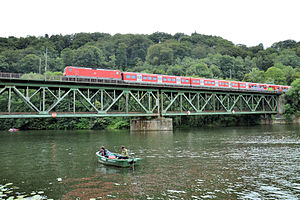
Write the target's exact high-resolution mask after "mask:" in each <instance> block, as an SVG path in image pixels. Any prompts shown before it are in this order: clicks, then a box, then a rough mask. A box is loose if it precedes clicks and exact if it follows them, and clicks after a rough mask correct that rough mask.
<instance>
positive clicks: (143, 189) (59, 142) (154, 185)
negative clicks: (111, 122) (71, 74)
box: [0, 125, 300, 199]
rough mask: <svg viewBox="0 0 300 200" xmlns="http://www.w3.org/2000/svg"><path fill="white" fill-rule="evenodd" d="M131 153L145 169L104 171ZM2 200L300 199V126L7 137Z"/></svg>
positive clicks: (2, 148) (1, 135)
mask: <svg viewBox="0 0 300 200" xmlns="http://www.w3.org/2000/svg"><path fill="white" fill-rule="evenodd" d="M102 145H104V146H105V147H107V148H108V149H109V150H111V151H113V152H119V151H120V146H121V145H125V146H126V147H127V148H128V149H129V150H130V151H131V152H134V153H135V155H136V157H141V158H142V159H143V160H142V164H141V166H139V167H136V168H135V170H132V169H120V168H116V167H108V166H104V165H102V164H100V163H98V162H97V160H96V157H95V152H96V150H97V149H99V147H100V146H102ZM0 156H1V162H0V166H1V171H0V189H1V190H0V199H8V198H9V197H12V196H14V198H17V196H19V198H20V197H22V196H23V197H24V198H25V199H300V128H299V126H298V125H290V126H283V125H278V126H277V125H276V126H255V127H230V128H214V129H203V128H201V129H200V128H199V129H187V130H176V131H174V132H148V133H145V132H141V133H138V132H135V133H130V132H129V131H20V132H16V133H8V132H0Z"/></svg>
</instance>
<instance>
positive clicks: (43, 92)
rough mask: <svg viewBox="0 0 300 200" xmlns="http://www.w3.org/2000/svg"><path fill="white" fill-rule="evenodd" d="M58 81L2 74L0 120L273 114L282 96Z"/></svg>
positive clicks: (105, 82) (71, 80) (265, 93)
mask: <svg viewBox="0 0 300 200" xmlns="http://www.w3.org/2000/svg"><path fill="white" fill-rule="evenodd" d="M51 79H52V78H51ZM56 79H57V78H56ZM56 79H55V80H50V79H49V78H46V77H45V79H43V80H31V79H22V78H20V76H17V75H15V76H12V75H10V76H9V75H7V76H3V73H2V75H1V74H0V105H1V107H0V118H43V117H114V116H122V117H125V116H130V117H142V116H163V117H167V116H176V115H224V114H276V113H278V109H279V108H278V107H279V96H280V95H281V93H276V92H264V93H263V92H261V93H258V92H251V91H239V90H217V89H209V88H199V87H197V88H196V87H188V88H187V87H180V86H166V85H161V86H157V85H144V84H143V85H142V84H136V83H130V84H128V83H126V84H125V83H123V82H122V81H113V80H99V79H77V78H65V77H60V78H58V79H57V80H56Z"/></svg>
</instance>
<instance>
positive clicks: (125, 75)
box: [64, 66, 290, 92]
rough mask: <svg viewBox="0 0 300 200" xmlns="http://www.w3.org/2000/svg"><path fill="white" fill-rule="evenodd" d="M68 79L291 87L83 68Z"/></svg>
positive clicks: (256, 88)
mask: <svg viewBox="0 0 300 200" xmlns="http://www.w3.org/2000/svg"><path fill="white" fill-rule="evenodd" d="M64 76H66V77H82V78H97V79H113V80H123V81H124V82H138V83H145V84H163V85H183V86H189V87H209V88H232V89H239V90H254V91H278V92H286V91H288V90H289V89H290V86H283V85H271V84H262V83H249V82H240V81H228V80H217V79H206V78H193V77H183V76H171V75H160V74H146V73H134V72H121V71H119V70H108V69H91V68H83V67H73V66H68V67H66V68H65V70H64Z"/></svg>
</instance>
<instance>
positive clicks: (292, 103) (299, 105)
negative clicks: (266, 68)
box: [284, 78, 300, 119]
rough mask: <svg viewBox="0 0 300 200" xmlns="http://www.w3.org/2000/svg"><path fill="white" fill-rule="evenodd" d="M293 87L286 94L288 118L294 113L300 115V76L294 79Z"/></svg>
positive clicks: (286, 113)
mask: <svg viewBox="0 0 300 200" xmlns="http://www.w3.org/2000/svg"><path fill="white" fill-rule="evenodd" d="M291 86H292V87H291V89H290V90H289V91H288V92H287V93H286V94H285V96H284V97H285V100H286V104H285V115H286V117H287V118H288V119H290V118H291V116H292V115H294V114H296V115H298V116H299V115H300V92H299V91H300V78H298V79H296V80H295V81H293V83H292V84H291Z"/></svg>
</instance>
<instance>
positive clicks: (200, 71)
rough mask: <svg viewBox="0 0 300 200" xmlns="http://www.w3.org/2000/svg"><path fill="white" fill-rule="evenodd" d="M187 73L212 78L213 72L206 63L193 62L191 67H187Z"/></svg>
mask: <svg viewBox="0 0 300 200" xmlns="http://www.w3.org/2000/svg"><path fill="white" fill-rule="evenodd" d="M186 70H187V72H186V75H188V76H195V77H203V78H212V77H213V73H212V71H211V70H210V69H209V68H208V67H207V65H206V64H205V63H197V64H193V65H192V66H191V67H189V68H187V69H186Z"/></svg>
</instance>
